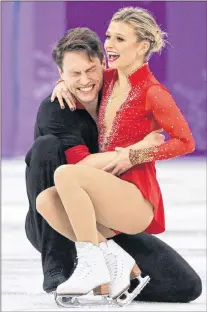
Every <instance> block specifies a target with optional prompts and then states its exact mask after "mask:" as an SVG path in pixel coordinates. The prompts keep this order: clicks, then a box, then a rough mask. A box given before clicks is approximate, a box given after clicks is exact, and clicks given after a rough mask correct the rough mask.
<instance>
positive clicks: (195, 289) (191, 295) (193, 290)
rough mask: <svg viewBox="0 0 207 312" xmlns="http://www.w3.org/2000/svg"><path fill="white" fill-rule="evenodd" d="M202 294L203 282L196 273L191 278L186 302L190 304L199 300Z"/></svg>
mask: <svg viewBox="0 0 207 312" xmlns="http://www.w3.org/2000/svg"><path fill="white" fill-rule="evenodd" d="M186 283H187V281H186ZM201 293H202V281H201V279H200V277H199V276H198V275H197V274H196V273H194V275H193V276H192V277H191V282H190V284H189V286H188V292H187V294H186V301H187V302H190V301H193V300H195V299H197V298H198V297H200V295H201Z"/></svg>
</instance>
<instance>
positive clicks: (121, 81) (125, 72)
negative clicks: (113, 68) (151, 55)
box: [118, 61, 145, 87]
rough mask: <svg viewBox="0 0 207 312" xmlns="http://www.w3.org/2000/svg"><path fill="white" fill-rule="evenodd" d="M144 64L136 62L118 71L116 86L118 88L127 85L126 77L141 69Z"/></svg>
mask: <svg viewBox="0 0 207 312" xmlns="http://www.w3.org/2000/svg"><path fill="white" fill-rule="evenodd" d="M144 64H145V63H144V62H143V61H137V62H136V63H135V64H133V66H128V67H127V68H125V69H118V85H119V86H120V87H123V86H125V85H126V84H128V76H129V75H130V74H131V73H133V72H134V71H135V70H138V69H139V68H141V67H142V66H143V65H144Z"/></svg>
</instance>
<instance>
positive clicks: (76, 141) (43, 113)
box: [34, 96, 86, 150]
mask: <svg viewBox="0 0 207 312" xmlns="http://www.w3.org/2000/svg"><path fill="white" fill-rule="evenodd" d="M84 126H85V124H84V120H83V118H81V115H80V114H79V112H78V110H77V111H75V112H71V111H70V109H69V107H68V106H67V105H66V107H65V109H61V108H60V106H59V103H58V101H57V100H55V101H54V102H51V101H50V96H48V97H47V98H46V99H45V100H43V102H42V103H41V105H40V107H39V110H38V113H37V119H36V123H35V133H34V139H37V138H38V137H39V136H43V135H47V134H52V135H55V136H57V137H58V138H59V139H60V140H61V142H62V145H63V147H64V150H67V149H68V148H70V147H73V146H76V145H80V144H83V145H86V143H85V140H84V136H83V133H84Z"/></svg>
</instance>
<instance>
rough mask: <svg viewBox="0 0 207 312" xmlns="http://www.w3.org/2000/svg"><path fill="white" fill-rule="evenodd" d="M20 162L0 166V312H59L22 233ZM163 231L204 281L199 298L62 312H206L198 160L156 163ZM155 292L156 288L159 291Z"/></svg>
mask: <svg viewBox="0 0 207 312" xmlns="http://www.w3.org/2000/svg"><path fill="white" fill-rule="evenodd" d="M24 169H25V165H24V162H23V161H22V160H13V161H3V164H2V307H1V310H2V311H58V310H62V309H63V308H59V307H57V305H56V303H55V301H54V297H53V295H52V294H46V293H44V292H43V290H42V282H43V277H42V268H41V261H40V254H39V253H38V252H37V251H36V250H35V249H34V248H33V247H32V246H31V245H30V243H29V242H28V240H27V239H26V236H25V232H24V221H25V216H26V213H27V210H28V203H27V197H26V190H25V181H24ZM157 172H158V179H159V181H160V185H161V189H162V192H163V197H164V202H165V211H166V225H167V231H166V232H165V233H164V234H161V235H158V237H160V238H161V239H163V240H164V241H166V242H167V243H168V244H170V245H171V246H172V247H173V248H175V249H176V250H177V251H178V252H179V253H180V254H181V255H182V256H183V257H184V258H185V259H186V260H187V261H188V262H189V263H190V264H191V265H192V266H193V268H194V269H195V270H196V272H197V273H198V274H199V275H200V276H201V278H202V281H203V293H202V295H201V296H200V297H199V298H198V299H197V300H195V301H194V302H192V303H190V304H166V303H163V304H162V303H159V304H158V303H132V304H131V305H130V306H127V307H124V309H123V308H120V307H114V306H113V307H110V306H105V307H103V306H95V307H92V306H90V305H88V306H84V307H80V308H73V309H71V308H68V309H63V310H64V311H71V310H72V311H206V162H205V159H202V158H195V159H194V158H193V159H192V158H188V159H187V160H186V159H185V160H183V159H182V160H173V161H166V162H158V164H157ZM158 287H159V285H158Z"/></svg>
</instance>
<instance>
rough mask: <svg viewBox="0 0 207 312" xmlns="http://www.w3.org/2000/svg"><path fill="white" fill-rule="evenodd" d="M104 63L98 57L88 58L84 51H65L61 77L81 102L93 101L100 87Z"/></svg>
mask: <svg viewBox="0 0 207 312" xmlns="http://www.w3.org/2000/svg"><path fill="white" fill-rule="evenodd" d="M103 70H104V65H103V64H101V62H100V60H99V58H98V57H91V59H89V57H88V55H87V54H86V52H85V51H75V52H67V53H65V55H64V58H63V71H61V70H60V69H59V71H60V75H61V78H62V79H64V80H65V83H66V85H67V87H68V88H69V90H70V92H71V93H72V94H73V95H74V96H75V97H76V98H77V100H79V101H80V102H81V103H82V104H84V103H85V104H88V103H90V102H91V101H94V100H95V99H96V98H97V96H98V92H99V91H100V89H101V88H102V83H103Z"/></svg>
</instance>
